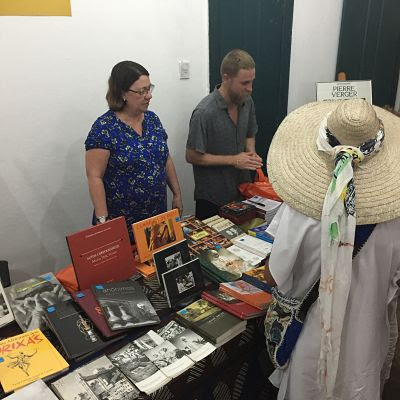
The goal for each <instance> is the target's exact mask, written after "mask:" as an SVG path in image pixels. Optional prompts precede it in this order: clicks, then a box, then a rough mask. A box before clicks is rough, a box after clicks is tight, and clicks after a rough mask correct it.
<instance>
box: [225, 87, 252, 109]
mask: <svg viewBox="0 0 400 400" xmlns="http://www.w3.org/2000/svg"><path fill="white" fill-rule="evenodd" d="M228 96H229V98H230V99H231V102H232V103H234V104H236V105H238V106H240V105H242V104H243V102H244V101H245V100H246V99H247V97H248V96H249V95H247V94H246V95H242V96H241V95H240V94H238V93H235V92H234V91H233V90H231V89H230V88H228Z"/></svg>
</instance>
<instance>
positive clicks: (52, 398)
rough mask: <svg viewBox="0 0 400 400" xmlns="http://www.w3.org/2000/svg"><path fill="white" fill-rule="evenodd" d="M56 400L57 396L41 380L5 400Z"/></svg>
mask: <svg viewBox="0 0 400 400" xmlns="http://www.w3.org/2000/svg"><path fill="white" fill-rule="evenodd" d="M33 399H40V400H57V396H56V395H55V394H54V393H53V392H52V391H51V389H50V388H49V387H48V386H47V385H46V384H45V383H44V382H43V381H42V380H41V379H39V380H37V381H35V382H33V383H31V384H29V385H27V386H24V387H23V388H22V389H19V390H17V391H16V392H14V393H13V394H12V395H10V396H8V397H7V400H33Z"/></svg>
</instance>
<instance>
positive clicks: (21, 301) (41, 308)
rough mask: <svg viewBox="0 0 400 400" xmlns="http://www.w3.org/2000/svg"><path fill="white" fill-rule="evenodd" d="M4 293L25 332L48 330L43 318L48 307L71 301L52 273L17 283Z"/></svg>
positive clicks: (16, 319)
mask: <svg viewBox="0 0 400 400" xmlns="http://www.w3.org/2000/svg"><path fill="white" fill-rule="evenodd" d="M4 291H5V293H6V296H7V299H8V301H9V304H10V307H11V309H12V311H13V313H14V317H15V321H16V322H17V323H18V325H19V327H20V328H21V330H22V331H23V332H26V331H30V330H33V329H42V330H43V329H46V328H47V326H46V324H45V322H44V319H43V316H44V313H45V310H46V309H47V307H49V306H51V305H53V304H56V303H59V302H64V301H67V300H70V299H71V296H70V295H69V294H68V293H67V292H66V290H65V289H64V288H63V287H62V286H61V284H60V282H58V280H57V279H56V277H55V276H54V274H53V273H51V272H48V273H47V274H43V275H40V276H38V277H36V278H31V279H28V280H26V281H24V282H20V283H16V284H15V285H12V286H10V287H8V288H5V289H4Z"/></svg>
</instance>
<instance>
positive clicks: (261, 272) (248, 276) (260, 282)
mask: <svg viewBox="0 0 400 400" xmlns="http://www.w3.org/2000/svg"><path fill="white" fill-rule="evenodd" d="M267 268H268V266H267V265H263V266H261V267H257V268H253V269H250V270H248V271H246V272H244V273H243V275H242V280H244V281H246V282H248V283H250V284H252V285H253V286H255V287H258V288H259V289H261V290H264V291H265V292H268V293H271V291H272V287H271V285H269V284H268V283H267V281H266V279H265V272H266V269H267Z"/></svg>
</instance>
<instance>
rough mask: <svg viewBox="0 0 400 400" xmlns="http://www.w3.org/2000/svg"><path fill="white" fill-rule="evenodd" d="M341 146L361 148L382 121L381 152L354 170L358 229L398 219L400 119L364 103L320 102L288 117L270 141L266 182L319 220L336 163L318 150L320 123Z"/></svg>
mask: <svg viewBox="0 0 400 400" xmlns="http://www.w3.org/2000/svg"><path fill="white" fill-rule="evenodd" d="M325 117H328V119H327V128H328V129H329V131H330V132H331V133H332V134H333V135H334V136H335V137H336V138H337V139H338V140H339V142H340V143H341V144H342V145H347V146H359V145H360V144H362V143H364V142H365V141H367V140H368V139H371V138H374V137H375V136H376V135H377V133H378V130H379V125H380V121H379V120H381V121H382V123H383V126H384V132H385V138H384V142H383V146H382V148H381V150H380V151H379V152H377V153H375V154H372V155H370V156H366V157H365V158H364V160H363V161H362V162H361V163H359V164H356V163H355V165H354V184H355V188H356V199H355V203H356V218H357V224H358V225H364V224H373V223H379V222H384V221H389V220H392V219H394V218H397V217H400V184H399V179H400V118H399V117H397V116H395V115H393V114H392V113H390V112H388V111H386V110H384V109H382V108H380V107H377V106H371V105H370V104H368V103H367V102H366V101H365V100H360V99H358V100H343V101H323V102H314V103H309V104H306V105H305V106H302V107H300V108H298V109H297V110H295V111H293V112H292V113H290V114H289V115H288V116H287V117H286V118H285V119H284V121H283V122H282V124H281V125H280V126H279V128H278V130H277V132H276V133H275V136H274V138H273V140H272V143H271V146H270V149H269V152H268V159H267V171H268V176H269V180H270V182H271V184H272V186H273V188H274V190H275V191H276V192H277V193H278V195H279V196H280V197H281V198H282V199H283V200H284V201H285V202H286V203H287V204H288V205H290V206H291V207H292V208H294V209H295V210H297V211H299V212H301V213H302V214H305V215H307V216H309V217H312V218H315V219H318V220H320V219H321V212H322V207H323V203H324V199H325V195H326V191H327V189H328V185H329V183H330V181H331V177H332V171H333V169H334V159H333V158H332V157H331V156H330V155H328V154H327V153H324V152H321V151H319V150H318V149H317V144H316V141H317V136H318V133H319V129H320V125H321V122H322V121H323V119H324V118H325Z"/></svg>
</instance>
